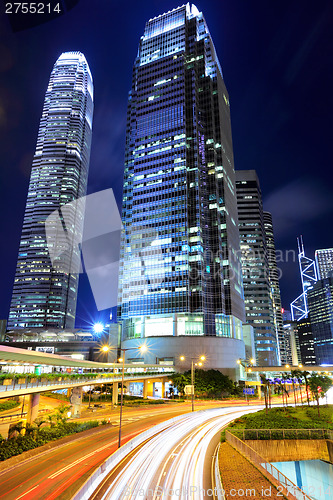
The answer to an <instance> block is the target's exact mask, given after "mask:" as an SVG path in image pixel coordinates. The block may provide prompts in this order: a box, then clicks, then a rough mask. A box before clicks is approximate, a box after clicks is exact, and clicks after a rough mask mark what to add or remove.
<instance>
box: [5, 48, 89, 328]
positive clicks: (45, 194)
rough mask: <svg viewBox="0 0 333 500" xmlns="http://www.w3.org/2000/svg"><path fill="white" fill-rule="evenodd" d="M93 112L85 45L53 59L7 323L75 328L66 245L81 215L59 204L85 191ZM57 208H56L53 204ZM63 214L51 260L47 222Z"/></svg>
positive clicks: (73, 277)
mask: <svg viewBox="0 0 333 500" xmlns="http://www.w3.org/2000/svg"><path fill="white" fill-rule="evenodd" d="M92 118H93V82H92V76H91V73H90V69H89V66H88V63H87V61H86V59H85V57H84V55H83V54H81V53H80V52H66V53H63V54H62V55H61V56H60V57H59V59H58V60H57V61H56V63H55V65H54V67H53V70H52V73H51V77H50V80H49V84H48V88H47V91H46V95H45V100H44V107H43V113H42V118H41V121H40V125H39V131H38V139H37V146H36V151H35V155H34V159H33V164H32V171H31V176H30V184H29V191H28V198H27V202H26V208H25V214H24V221H23V229H22V236H21V241H20V247H19V255H18V261H17V268H16V274H15V280H14V286H13V294H12V301H11V305H10V313H9V319H8V328H9V329H15V328H56V329H61V328H74V322H75V311H76V300H77V291H78V279H79V276H78V273H73V272H71V270H73V269H78V268H79V264H80V253H79V247H78V246H76V247H74V248H69V249H67V250H66V251H63V250H64V248H65V247H66V238H67V236H69V238H70V239H71V237H72V236H73V231H76V237H75V238H76V241H80V235H79V234H78V233H79V232H80V228H81V227H82V218H83V214H82V212H81V211H80V210H75V209H74V208H73V207H72V208H69V209H68V208H67V209H66V215H65V212H64V209H61V207H63V205H66V204H69V203H71V202H73V201H75V200H76V199H78V198H80V197H82V196H85V194H86V189H87V179H88V168H89V157H90V145H91V133H92ZM57 210H58V211H59V212H55V211H57ZM52 213H57V214H58V221H59V224H60V227H61V228H62V227H63V229H64V230H65V232H64V230H62V231H59V235H58V240H57V241H54V242H53V244H54V245H55V247H56V251H57V253H58V259H57V263H56V264H55V263H53V264H52V263H51V259H50V256H49V251H48V246H47V241H46V234H45V222H46V219H47V218H48V217H49V216H50V214H52Z"/></svg>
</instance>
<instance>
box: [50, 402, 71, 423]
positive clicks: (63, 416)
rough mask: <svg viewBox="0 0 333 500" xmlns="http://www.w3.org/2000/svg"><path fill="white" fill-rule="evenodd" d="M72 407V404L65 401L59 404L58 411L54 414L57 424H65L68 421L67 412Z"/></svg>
mask: <svg viewBox="0 0 333 500" xmlns="http://www.w3.org/2000/svg"><path fill="white" fill-rule="evenodd" d="M70 409H71V406H70V405H66V404H65V403H61V405H59V406H58V408H57V411H56V413H55V415H54V417H55V420H56V422H57V425H64V424H65V423H66V422H67V420H68V416H67V413H68V412H69V411H70Z"/></svg>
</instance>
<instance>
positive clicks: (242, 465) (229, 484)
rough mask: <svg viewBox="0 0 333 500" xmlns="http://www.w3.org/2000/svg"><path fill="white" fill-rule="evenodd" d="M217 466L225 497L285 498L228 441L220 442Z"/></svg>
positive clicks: (277, 499) (275, 499) (271, 499)
mask: <svg viewBox="0 0 333 500" xmlns="http://www.w3.org/2000/svg"><path fill="white" fill-rule="evenodd" d="M219 466H220V473H221V479H222V487H223V489H224V492H225V498H226V499H228V498H233V499H240V498H247V497H250V498H266V499H267V500H268V499H269V500H281V498H285V497H284V495H282V493H281V492H280V491H278V490H277V489H276V487H275V486H274V485H272V483H270V482H269V481H268V479H266V477H265V476H264V475H263V474H261V472H259V470H258V469H257V468H256V467H255V466H254V465H252V464H251V462H249V461H248V460H247V459H246V458H244V457H243V455H241V454H240V453H238V451H236V450H235V449H234V448H233V447H232V446H230V444H229V443H221V446H220V451H219Z"/></svg>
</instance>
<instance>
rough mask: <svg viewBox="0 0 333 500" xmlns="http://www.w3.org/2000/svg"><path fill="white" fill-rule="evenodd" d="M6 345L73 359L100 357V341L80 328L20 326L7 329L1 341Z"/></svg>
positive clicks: (95, 358) (92, 359)
mask: <svg viewBox="0 0 333 500" xmlns="http://www.w3.org/2000/svg"><path fill="white" fill-rule="evenodd" d="M1 343H2V344H4V345H6V346H11V347H18V348H21V349H28V350H30V351H39V352H45V353H48V354H58V355H60V356H69V357H71V358H73V359H88V360H90V361H94V360H98V359H99V358H100V347H101V342H100V341H97V340H96V338H95V337H94V335H93V333H92V332H90V331H88V330H82V329H79V328H77V329H73V330H71V329H55V328H47V329H45V328H31V329H29V328H20V329H13V330H11V329H7V331H6V333H5V335H4V339H3V341H2V342H1Z"/></svg>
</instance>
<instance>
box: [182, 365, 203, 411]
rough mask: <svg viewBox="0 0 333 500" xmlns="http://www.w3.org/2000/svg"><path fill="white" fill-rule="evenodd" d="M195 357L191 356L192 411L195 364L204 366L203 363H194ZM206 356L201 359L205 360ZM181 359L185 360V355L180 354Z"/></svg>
mask: <svg viewBox="0 0 333 500" xmlns="http://www.w3.org/2000/svg"><path fill="white" fill-rule="evenodd" d="M195 359H196V358H195V357H191V386H192V387H191V400H192V411H194V370H195V366H197V365H198V366H202V363H201V362H199V363H194V360H195ZM205 359H206V358H205V356H200V360H201V361H205ZM180 361H185V356H180Z"/></svg>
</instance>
